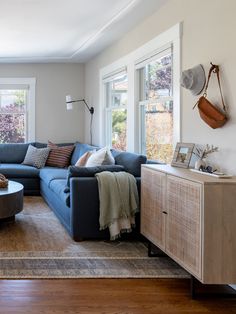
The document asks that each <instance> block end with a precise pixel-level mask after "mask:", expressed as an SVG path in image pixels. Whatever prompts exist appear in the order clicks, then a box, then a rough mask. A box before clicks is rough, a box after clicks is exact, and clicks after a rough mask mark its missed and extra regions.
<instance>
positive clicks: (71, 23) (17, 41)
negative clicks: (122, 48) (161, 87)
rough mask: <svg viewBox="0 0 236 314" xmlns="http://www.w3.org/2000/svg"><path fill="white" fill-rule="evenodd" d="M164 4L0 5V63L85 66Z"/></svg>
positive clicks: (54, 0) (80, 0) (27, 0)
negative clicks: (75, 64)
mask: <svg viewBox="0 0 236 314" xmlns="http://www.w3.org/2000/svg"><path fill="white" fill-rule="evenodd" d="M165 2H167V0H7V1H6V0H0V8H1V10H0V63H16V62H17V63H21V62H22V63H23V62H86V61H88V60H89V59H91V58H92V57H94V56H95V55H96V54H98V53H99V52H101V51H102V50H103V49H104V48H106V47H107V46H109V45H111V44H112V43H114V42H115V41H116V40H118V39H119V38H121V37H122V36H123V35H124V34H125V33H126V32H128V31H129V30H131V29H132V28H133V27H134V26H135V25H136V24H137V23H139V22H141V21H142V20H143V19H144V18H145V17H147V16H148V15H151V14H152V12H154V11H155V10H157V9H159V8H160V7H161V6H162V5H163V4H164V3H165Z"/></svg>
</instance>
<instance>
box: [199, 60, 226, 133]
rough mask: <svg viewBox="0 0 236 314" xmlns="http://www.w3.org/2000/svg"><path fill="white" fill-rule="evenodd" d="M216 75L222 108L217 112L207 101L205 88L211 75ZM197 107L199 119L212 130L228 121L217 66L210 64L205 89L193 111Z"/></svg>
mask: <svg viewBox="0 0 236 314" xmlns="http://www.w3.org/2000/svg"><path fill="white" fill-rule="evenodd" d="M212 72H213V73H216V75H217V80H218V84H219V89H220V95H221V101H222V106H223V111H221V110H219V109H218V108H217V107H216V106H214V105H213V104H212V103H211V102H210V101H209V100H208V99H207V88H208V84H209V80H210V77H211V73H212ZM196 105H198V110H199V114H200V117H201V118H202V120H203V121H204V122H206V123H207V124H208V125H209V126H210V127H211V128H212V129H217V128H220V127H222V126H223V125H224V124H225V123H226V121H227V120H228V118H227V114H226V107H225V104H224V99H223V95H222V91H221V84H220V73H219V66H218V65H215V64H212V63H211V68H210V70H209V74H208V79H207V83H206V87H205V90H204V94H203V96H201V97H200V98H199V100H198V102H197V103H196V104H195V106H194V107H193V109H194V108H195V107H196Z"/></svg>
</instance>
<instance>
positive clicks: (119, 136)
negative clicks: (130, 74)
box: [105, 73, 128, 151]
mask: <svg viewBox="0 0 236 314" xmlns="http://www.w3.org/2000/svg"><path fill="white" fill-rule="evenodd" d="M105 92H106V97H105V102H106V144H107V145H108V146H110V147H112V148H115V149H118V150H123V151H125V150H126V145H127V96H128V95H127V92H128V78H127V74H126V73H120V74H117V75H116V76H113V77H111V78H110V79H109V80H108V81H107V82H106V83H105Z"/></svg>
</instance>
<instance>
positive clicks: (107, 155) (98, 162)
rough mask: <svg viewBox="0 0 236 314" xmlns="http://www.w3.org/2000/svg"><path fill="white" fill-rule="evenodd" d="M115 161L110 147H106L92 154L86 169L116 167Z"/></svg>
mask: <svg viewBox="0 0 236 314" xmlns="http://www.w3.org/2000/svg"><path fill="white" fill-rule="evenodd" d="M114 164H115V159H114V157H113V156H112V153H111V151H110V149H109V148H108V147H104V148H101V149H99V150H98V151H96V153H94V154H92V155H91V156H90V157H89V159H88V161H87V163H86V167H97V166H102V165H114Z"/></svg>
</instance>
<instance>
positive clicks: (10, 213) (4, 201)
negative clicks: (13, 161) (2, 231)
mask: <svg viewBox="0 0 236 314" xmlns="http://www.w3.org/2000/svg"><path fill="white" fill-rule="evenodd" d="M23 191H24V187H23V185H22V184H20V183H18V182H15V181H8V187H7V188H5V189H0V222H2V221H11V220H15V215H16V214H18V213H19V212H21V211H22V209H23Z"/></svg>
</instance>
